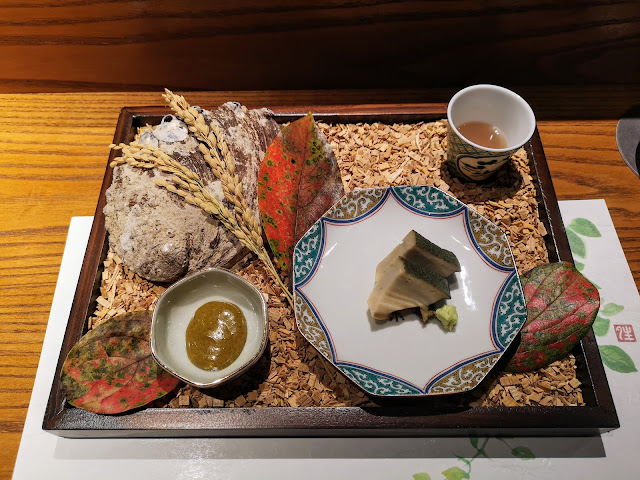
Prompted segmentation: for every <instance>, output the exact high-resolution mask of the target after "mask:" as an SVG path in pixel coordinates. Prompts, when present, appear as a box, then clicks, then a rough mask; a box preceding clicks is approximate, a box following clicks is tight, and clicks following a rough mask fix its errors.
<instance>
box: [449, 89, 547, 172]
mask: <svg viewBox="0 0 640 480" xmlns="http://www.w3.org/2000/svg"><path fill="white" fill-rule="evenodd" d="M447 119H448V121H449V134H448V143H449V147H448V151H447V163H448V165H449V169H450V171H451V172H452V173H453V174H454V175H456V176H457V177H459V178H460V179H462V180H463V181H467V182H469V181H471V182H479V181H483V180H487V179H488V178H490V177H491V176H492V175H493V174H494V173H496V172H497V171H498V169H500V168H501V167H502V166H503V165H505V164H506V163H507V162H508V161H509V157H511V155H513V153H515V152H516V150H518V149H519V148H520V147H521V146H522V145H524V144H525V143H526V142H527V141H528V140H529V139H530V138H531V136H532V135H533V132H534V130H535V128H536V119H535V116H534V114H533V110H532V109H531V107H530V106H529V104H528V103H527V102H526V101H525V100H524V99H523V98H522V97H520V96H519V95H518V94H516V93H514V92H512V91H511V90H508V89H506V88H503V87H498V86H496V85H473V86H471V87H467V88H464V89H462V90H460V91H459V92H458V93H456V94H455V95H454V96H453V97H452V98H451V101H450V102H449V107H448V108H447ZM471 122H481V123H483V124H488V125H489V126H491V127H492V128H497V129H498V130H499V132H500V133H501V135H502V138H503V139H504V145H502V146H501V147H500V148H492V147H488V146H483V145H481V144H479V143H476V142H474V141H471V140H469V139H468V138H466V137H465V135H464V134H463V133H461V132H460V127H462V126H464V125H469V124H470V123H471Z"/></svg>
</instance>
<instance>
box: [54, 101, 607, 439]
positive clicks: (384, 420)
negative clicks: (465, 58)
mask: <svg viewBox="0 0 640 480" xmlns="http://www.w3.org/2000/svg"><path fill="white" fill-rule="evenodd" d="M272 109H273V111H274V112H275V113H276V119H277V120H278V121H279V122H286V121H289V120H290V119H291V118H296V117H299V116H301V115H304V114H305V113H307V112H309V111H311V112H313V114H314V116H315V118H316V119H317V120H322V121H325V122H328V123H357V122H369V123H371V122H376V121H380V122H384V123H394V122H404V123H418V122H423V121H424V122H427V121H434V120H438V119H441V118H444V117H445V116H446V105H445V104H412V105H364V106H363V105H359V106H334V107H315V106H309V107H306V108H305V107H296V108H295V109H290V108H286V107H282V108H272ZM168 113H171V112H170V111H169V110H168V109H167V108H164V107H131V108H124V109H123V110H122V112H121V114H120V118H119V120H118V125H117V127H116V132H115V135H114V143H120V142H125V143H128V142H129V141H131V140H132V139H133V136H134V133H135V131H136V129H137V128H138V127H140V126H144V125H145V124H151V125H154V124H158V123H160V120H161V119H162V117H163V116H164V115H166V114H168ZM525 148H526V149H527V153H528V155H529V159H530V162H531V175H532V176H533V177H534V181H535V182H536V186H537V189H538V192H537V193H538V196H539V198H538V201H539V211H540V216H541V220H542V221H543V223H544V225H545V227H546V228H547V231H548V232H549V233H548V234H547V236H546V237H545V241H546V244H547V248H548V250H549V260H550V261H558V260H567V261H573V259H572V256H571V251H570V250H569V243H568V241H567V236H566V233H565V230H564V226H563V224H562V220H561V217H560V211H559V209H558V202H557V200H556V196H555V192H554V190H553V185H552V183H551V177H550V175H549V170H548V167H547V163H546V159H545V156H544V152H543V149H542V144H541V142H540V136H539V134H538V132H537V131H536V132H535V134H534V136H533V138H532V139H531V140H530V141H529V142H528V143H527V145H526V146H525ZM114 155H115V154H114V152H113V151H112V152H111V154H110V157H109V161H111V160H112V159H113V157H114ZM111 179H112V169H111V168H109V166H108V165H107V169H106V172H105V175H104V181H103V183H102V189H101V191H100V198H99V199H98V206H97V208H96V213H95V217H94V222H93V227H92V229H91V236H90V237H89V244H88V246H87V251H86V254H85V258H84V264H83V267H82V271H81V273H80V279H79V281H78V286H77V290H76V294H75V298H74V301H73V306H72V309H71V314H70V317H69V323H68V326H67V330H66V333H65V337H64V341H63V344H62V349H61V351H60V357H59V359H58V365H57V368H56V374H55V377H54V380H53V385H52V387H51V393H50V396H49V402H48V404H47V409H46V412H45V416H44V421H43V428H44V429H45V430H48V431H50V432H52V433H54V434H56V435H60V436H63V437H195V436H215V437H225V436H365V435H366V436H433V435H439V436H462V435H469V434H473V435H562V436H565V435H592V434H595V433H598V432H603V431H608V430H612V429H614V428H617V427H619V426H620V424H619V422H618V417H617V414H616V411H615V406H614V404H613V399H612V397H611V392H610V390H609V385H608V383H607V379H606V376H605V372H604V368H603V366H602V361H601V359H600V353H599V351H598V347H597V344H596V341H595V337H594V335H593V332H591V333H589V335H587V336H586V337H585V338H584V339H583V340H582V342H581V344H580V345H579V346H578V347H577V348H576V349H575V351H574V354H575V356H576V364H577V366H578V371H577V375H578V379H579V380H580V381H581V382H582V389H583V397H584V400H585V402H586V404H587V406H583V407H542V406H538V407H534V406H526V407H511V408H509V407H476V408H470V407H464V406H460V405H459V403H460V402H459V401H457V400H456V398H455V397H456V395H452V396H445V397H436V398H425V399H413V400H402V401H393V402H391V401H385V402H378V403H381V405H380V406H377V407H363V408H361V407H327V408H317V407H316V408H289V407H271V408H265V407H262V408H212V409H196V408H193V409H169V408H164V409H162V408H147V409H141V410H139V411H136V412H133V413H126V414H121V415H114V416H109V415H97V414H94V413H91V412H87V411H85V410H81V409H77V408H74V407H72V406H70V405H69V404H67V403H66V401H65V397H64V393H63V391H62V386H61V383H60V380H59V378H60V370H61V367H62V364H63V362H64V359H65V358H66V356H67V353H68V352H69V350H70V349H71V347H72V346H73V345H74V344H75V343H76V342H77V341H78V339H79V338H80V337H81V336H82V335H83V334H84V333H85V331H86V326H87V318H88V316H89V315H90V314H91V313H92V312H93V311H94V309H95V300H96V298H97V296H98V295H99V285H100V276H101V271H102V261H103V259H104V256H105V254H106V251H107V242H106V231H105V225H104V215H103V213H102V210H103V208H104V206H105V192H106V190H107V188H108V187H109V185H110V184H111Z"/></svg>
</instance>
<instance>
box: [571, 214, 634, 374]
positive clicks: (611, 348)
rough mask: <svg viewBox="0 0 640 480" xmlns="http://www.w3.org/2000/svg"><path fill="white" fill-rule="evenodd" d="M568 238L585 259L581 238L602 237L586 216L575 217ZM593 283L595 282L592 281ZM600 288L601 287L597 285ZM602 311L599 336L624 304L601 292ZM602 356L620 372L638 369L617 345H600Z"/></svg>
mask: <svg viewBox="0 0 640 480" xmlns="http://www.w3.org/2000/svg"><path fill="white" fill-rule="evenodd" d="M566 231H567V238H568V239H569V245H570V246H571V253H572V254H573V255H574V256H577V257H580V258H583V259H585V261H586V259H587V258H586V257H587V244H586V243H585V241H584V240H583V239H582V238H581V236H582V237H587V238H599V237H602V234H601V233H600V230H598V227H596V226H595V224H594V223H593V222H591V221H590V220H587V219H586V218H574V219H573V220H572V221H571V223H569V226H568V227H567V229H566ZM575 265H576V268H577V269H578V270H579V271H582V270H583V269H584V267H585V264H583V263H580V262H575ZM592 283H593V282H592ZM597 288H598V290H600V287H597ZM600 305H601V307H600V312H599V315H598V316H597V317H596V320H595V322H593V333H594V334H595V335H596V336H598V337H604V336H605V335H607V333H608V332H609V327H610V325H611V320H610V319H608V318H606V317H612V316H614V315H617V314H619V313H620V312H622V311H623V310H624V306H623V305H618V304H617V303H605V302H604V298H602V294H600ZM598 348H599V349H600V356H601V357H602V362H603V363H604V364H605V365H606V366H607V367H608V368H610V369H611V370H613V371H615V372H619V373H634V372H637V371H638V370H637V369H636V366H635V363H634V362H633V359H632V358H631V357H630V356H629V355H628V354H627V353H626V352H625V351H624V350H623V349H622V348H620V347H618V346H617V345H599V344H598Z"/></svg>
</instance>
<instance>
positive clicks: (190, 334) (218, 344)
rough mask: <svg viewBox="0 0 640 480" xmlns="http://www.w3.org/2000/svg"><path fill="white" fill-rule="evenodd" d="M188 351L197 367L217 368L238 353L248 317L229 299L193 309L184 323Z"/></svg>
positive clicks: (230, 361) (245, 335)
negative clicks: (190, 317) (190, 316)
mask: <svg viewBox="0 0 640 480" xmlns="http://www.w3.org/2000/svg"><path fill="white" fill-rule="evenodd" d="M186 340H187V355H188V356H189V360H191V363H193V364H194V365H195V366H196V367H198V368H201V369H203V370H218V369H222V368H225V367H228V366H229V365H231V364H232V363H233V362H234V361H235V359H236V358H238V357H239V356H240V353H241V352H242V349H243V348H244V344H245V343H246V341H247V321H246V319H245V318H244V314H243V313H242V310H240V308H239V307H238V306H237V305H235V304H233V303H229V302H220V301H215V302H207V303H205V304H204V305H202V306H201V307H199V308H198V309H197V310H196V313H195V314H194V316H193V318H192V319H191V322H189V325H188V326H187V332H186Z"/></svg>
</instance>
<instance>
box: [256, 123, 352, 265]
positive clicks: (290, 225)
mask: <svg viewBox="0 0 640 480" xmlns="http://www.w3.org/2000/svg"><path fill="white" fill-rule="evenodd" d="M343 195H344V188H343V186H342V178H341V177H340V170H339V168H338V162H337V161H336V157H335V155H334V154H333V151H332V150H331V147H330V145H329V143H328V142H327V140H326V139H325V138H324V136H323V135H322V133H321V132H320V131H319V129H318V127H317V126H316V124H315V122H314V120H313V116H312V115H311V114H309V115H307V116H306V117H304V118H301V119H300V120H297V121H295V122H292V123H290V124H289V125H288V126H286V127H284V128H283V129H282V131H281V132H280V134H279V135H278V136H277V137H276V138H275V139H274V140H273V142H272V143H271V145H270V146H269V148H268V150H267V153H266V154H265V157H264V159H263V160H262V165H261V166H260V173H259V175H258V205H259V207H260V216H261V218H262V223H263V225H264V230H265V234H266V236H267V240H268V241H269V245H270V246H271V251H272V252H273V255H274V257H275V261H276V265H277V266H279V267H280V268H281V269H282V270H283V271H284V272H289V271H290V270H291V258H292V255H293V248H294V247H295V244H296V242H297V241H298V240H300V238H301V237H302V235H304V233H305V232H306V231H307V230H308V229H309V228H310V227H311V225H313V223H314V222H315V221H317V220H318V219H319V218H320V217H321V216H322V215H323V214H324V213H325V212H326V211H327V210H328V209H329V208H330V207H331V206H332V205H333V204H334V203H336V202H337V201H338V200H340V198H341V197H342V196H343Z"/></svg>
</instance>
